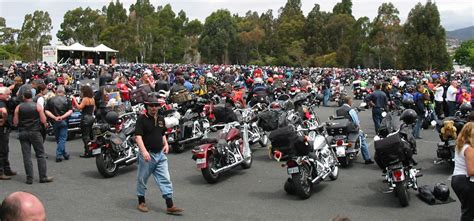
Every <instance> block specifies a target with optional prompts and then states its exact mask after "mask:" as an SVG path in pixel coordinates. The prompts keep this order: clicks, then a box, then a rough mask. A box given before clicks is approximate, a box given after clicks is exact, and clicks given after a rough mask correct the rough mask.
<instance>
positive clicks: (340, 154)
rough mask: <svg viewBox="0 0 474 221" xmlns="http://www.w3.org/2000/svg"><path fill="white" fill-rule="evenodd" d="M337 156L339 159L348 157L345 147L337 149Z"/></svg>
mask: <svg viewBox="0 0 474 221" xmlns="http://www.w3.org/2000/svg"><path fill="white" fill-rule="evenodd" d="M336 155H337V156H338V157H344V156H346V148H345V147H343V146H340V147H336Z"/></svg>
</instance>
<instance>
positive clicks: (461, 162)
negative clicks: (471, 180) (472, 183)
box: [453, 144, 470, 176]
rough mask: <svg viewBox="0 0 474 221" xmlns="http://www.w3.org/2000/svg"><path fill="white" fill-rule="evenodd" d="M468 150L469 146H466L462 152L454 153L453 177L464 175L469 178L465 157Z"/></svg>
mask: <svg viewBox="0 0 474 221" xmlns="http://www.w3.org/2000/svg"><path fill="white" fill-rule="evenodd" d="M466 148H470V147H469V144H464V146H463V147H462V149H461V151H459V152H458V151H456V152H455V153H454V171H453V176H456V175H464V176H467V167H466V156H464V152H465V151H466Z"/></svg>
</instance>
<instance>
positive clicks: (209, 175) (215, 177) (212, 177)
mask: <svg viewBox="0 0 474 221" xmlns="http://www.w3.org/2000/svg"><path fill="white" fill-rule="evenodd" d="M206 160H207V162H208V166H207V167H206V168H202V169H201V172H202V176H203V177H204V179H205V180H206V181H207V182H208V183H217V181H219V178H220V173H214V172H212V170H211V168H213V169H214V170H216V169H217V168H216V164H215V162H214V161H215V158H214V157H213V156H212V154H209V155H208V156H207V159H206Z"/></svg>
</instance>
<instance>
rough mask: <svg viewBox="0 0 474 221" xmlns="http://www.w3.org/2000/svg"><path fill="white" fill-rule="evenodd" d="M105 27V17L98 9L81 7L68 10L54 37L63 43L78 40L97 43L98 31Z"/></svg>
mask: <svg viewBox="0 0 474 221" xmlns="http://www.w3.org/2000/svg"><path fill="white" fill-rule="evenodd" d="M105 28H106V17H105V16H104V15H102V14H101V12H100V11H99V10H92V9H91V8H90V7H87V8H85V9H83V8H82V7H79V8H76V9H74V10H69V11H67V12H66V14H64V21H63V22H62V23H61V29H60V30H59V31H58V33H57V34H56V37H58V39H59V40H60V41H62V42H63V43H64V44H67V45H70V44H73V43H76V42H79V43H81V44H83V45H87V46H91V45H92V46H94V45H98V44H99V37H100V33H101V32H102V31H103V30H104V29H105Z"/></svg>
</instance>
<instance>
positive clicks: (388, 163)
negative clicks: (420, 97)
mask: <svg viewBox="0 0 474 221" xmlns="http://www.w3.org/2000/svg"><path fill="white" fill-rule="evenodd" d="M411 111H413V110H411ZM413 112H414V111H413ZM415 115H416V114H415ZM402 117H403V114H402ZM384 119H385V118H384ZM413 122H414V120H413ZM413 122H402V123H401V124H400V126H399V127H398V129H397V130H396V131H390V130H389V131H388V132H389V133H388V134H387V135H385V134H386V130H387V129H385V127H384V128H382V127H381V128H382V129H381V130H379V131H378V132H377V135H376V136H375V137H374V147H375V161H376V162H377V164H378V165H379V166H380V167H381V168H383V169H384V177H385V182H386V183H387V184H388V186H389V188H390V191H393V192H394V193H395V196H396V197H397V198H398V200H399V203H400V205H401V206H403V207H405V206H408V204H409V192H408V189H409V188H413V189H414V190H417V189H418V179H417V178H418V177H420V176H421V174H420V173H419V172H420V171H419V170H418V169H415V168H413V166H414V164H415V161H414V160H413V158H412V155H413V154H414V152H415V145H416V141H415V139H414V138H413V136H412V135H411V131H409V128H410V127H411V125H410V124H411V123H413ZM387 124H390V123H387ZM390 128H391V127H390Z"/></svg>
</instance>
